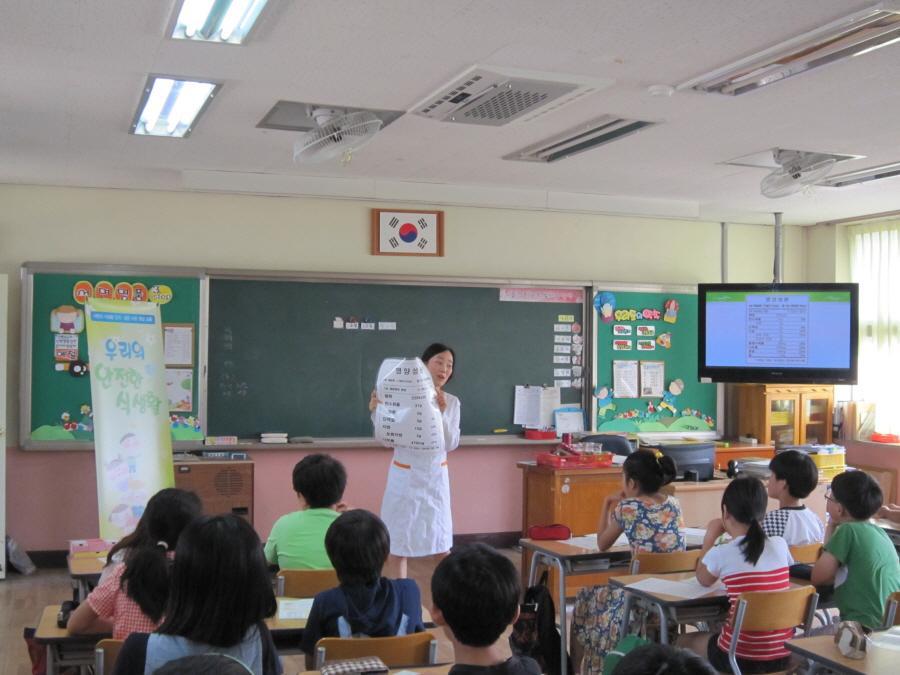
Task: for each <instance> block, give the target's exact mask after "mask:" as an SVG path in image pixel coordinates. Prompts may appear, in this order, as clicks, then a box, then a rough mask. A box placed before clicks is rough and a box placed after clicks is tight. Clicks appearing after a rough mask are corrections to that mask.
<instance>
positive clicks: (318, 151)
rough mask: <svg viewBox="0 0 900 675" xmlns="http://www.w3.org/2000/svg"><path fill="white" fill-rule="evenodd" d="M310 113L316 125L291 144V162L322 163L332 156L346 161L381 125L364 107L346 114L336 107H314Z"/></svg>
mask: <svg viewBox="0 0 900 675" xmlns="http://www.w3.org/2000/svg"><path fill="white" fill-rule="evenodd" d="M311 116H312V118H313V119H314V120H315V121H316V125H317V127H316V128H315V129H313V130H312V131H309V132H307V133H306V134H304V135H303V136H302V137H301V138H300V140H298V141H297V142H296V143H294V161H295V162H297V163H299V164H312V163H316V162H325V161H328V160H330V159H334V158H336V157H341V158H342V159H343V161H345V162H346V161H349V159H350V156H351V154H352V153H353V151H355V150H358V149H359V148H361V147H362V146H363V145H365V144H366V143H368V142H369V141H370V140H372V137H373V136H375V134H376V133H378V131H379V130H380V129H381V127H382V126H383V124H384V122H383V121H382V120H381V119H380V118H379V117H378V116H377V115H375V114H374V113H371V112H369V111H367V110H359V111H354V112H349V113H348V112H346V111H345V110H341V109H339V108H316V109H315V110H313V111H312V112H311Z"/></svg>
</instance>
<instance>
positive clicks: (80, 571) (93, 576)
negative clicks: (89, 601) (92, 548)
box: [66, 551, 107, 602]
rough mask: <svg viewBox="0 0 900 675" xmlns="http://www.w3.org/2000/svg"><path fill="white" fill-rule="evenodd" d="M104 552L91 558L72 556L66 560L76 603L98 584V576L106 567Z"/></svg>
mask: <svg viewBox="0 0 900 675" xmlns="http://www.w3.org/2000/svg"><path fill="white" fill-rule="evenodd" d="M106 553H107V552H106V551H104V552H103V553H98V554H97V555H91V556H84V555H79V556H73V555H69V556H68V557H67V558H66V563H67V564H68V567H69V576H70V577H72V582H73V584H74V586H75V599H76V600H78V602H81V601H82V600H84V599H85V598H86V597H87V596H88V593H90V592H91V589H92V588H94V586H96V585H97V584H98V583H99V582H100V575H101V574H102V573H103V568H104V566H105V565H106Z"/></svg>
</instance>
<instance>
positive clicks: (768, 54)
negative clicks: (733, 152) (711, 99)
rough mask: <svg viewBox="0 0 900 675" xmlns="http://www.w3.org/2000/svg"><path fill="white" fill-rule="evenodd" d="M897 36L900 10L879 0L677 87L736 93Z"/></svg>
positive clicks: (899, 36) (862, 51) (873, 47)
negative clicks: (868, 6)
mask: <svg viewBox="0 0 900 675" xmlns="http://www.w3.org/2000/svg"><path fill="white" fill-rule="evenodd" d="M898 41H900V9H896V5H895V4H891V3H879V4H878V5H875V6H874V7H870V8H869V9H865V10H862V11H860V12H855V13H854V14H850V15H849V16H846V17H844V18H842V19H838V20H837V21H832V22H831V23H829V24H826V25H825V26H822V27H821V28H816V29H815V30H811V31H809V32H807V33H803V34H802V35H798V36H797V37H795V38H791V39H790V40H786V41H785V42H782V43H780V44H777V45H775V46H774V47H770V48H769V49H766V50H764V51H761V52H758V53H756V54H753V55H751V56H748V57H746V58H744V59H741V60H739V61H735V62H734V63H731V64H729V65H727V66H723V67H722V68H718V69H716V70H713V71H711V72H709V73H706V74H704V75H700V76H699V77H695V78H693V79H691V80H688V81H687V82H683V83H682V84H679V85H678V86H677V87H676V89H696V90H698V91H703V92H710V93H719V94H729V95H731V96H737V95H739V94H746V93H747V92H750V91H753V90H754V89H759V88H760V87H764V86H766V85H767V84H773V83H775V82H779V81H781V80H785V79H787V78H789V77H793V76H794V75H799V74H800V73H804V72H806V71H808V70H813V69H815V68H818V67H820V66H824V65H827V64H829V63H833V62H835V61H839V60H841V59H846V58H850V57H853V56H861V55H863V54H867V53H869V52H871V51H874V50H876V49H881V48H882V47H887V46H888V45H891V44H895V43H896V42H898Z"/></svg>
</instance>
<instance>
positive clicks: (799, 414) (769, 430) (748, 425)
mask: <svg viewBox="0 0 900 675" xmlns="http://www.w3.org/2000/svg"><path fill="white" fill-rule="evenodd" d="M734 393H735V410H736V414H737V432H738V433H739V434H740V435H742V436H753V437H754V438H756V439H757V440H758V441H759V442H760V443H762V444H766V445H774V446H775V447H782V446H785V445H801V444H804V443H831V434H832V427H831V425H832V415H833V411H834V387H833V386H831V385H817V384H810V385H794V384H778V385H775V384H739V385H736V386H735V388H734Z"/></svg>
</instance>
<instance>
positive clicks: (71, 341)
mask: <svg viewBox="0 0 900 675" xmlns="http://www.w3.org/2000/svg"><path fill="white" fill-rule="evenodd" d="M66 267H69V268H71V266H66ZM24 271H25V278H24V283H25V287H26V291H27V292H29V293H30V302H27V303H26V307H25V310H26V312H30V316H29V315H28V314H26V317H27V321H28V322H29V327H30V333H31V339H30V344H27V345H25V348H26V349H29V350H30V353H29V355H28V359H27V366H28V367H27V368H25V369H23V374H22V376H23V378H24V383H25V385H26V386H25V387H24V388H23V394H24V395H25V397H26V401H27V404H28V405H27V406H25V407H24V409H23V419H22V440H23V444H24V445H25V447H29V448H37V449H40V448H42V447H46V448H53V447H67V446H68V447H73V446H79V445H84V446H86V447H91V445H92V443H93V439H94V434H93V421H92V417H91V415H92V405H91V383H90V371H89V369H88V371H87V374H86V375H84V376H82V377H75V376H73V375H72V370H73V368H72V365H73V364H72V363H71V362H69V361H68V360H63V359H71V358H73V357H74V358H77V360H79V361H83V362H86V363H87V362H88V361H89V359H88V348H87V334H86V332H85V331H84V320H83V316H82V318H80V319H78V318H77V312H79V311H81V312H83V309H84V306H83V304H82V303H80V302H78V299H81V296H78V298H76V295H77V293H76V287H77V288H78V289H81V288H90V289H91V292H92V293H94V292H95V291H96V289H97V288H98V287H100V288H106V289H111V290H112V293H113V294H115V293H116V287H117V286H118V285H120V284H121V286H119V289H120V290H121V291H122V292H123V293H127V292H128V289H129V288H130V289H131V292H132V293H133V292H134V288H135V285H138V286H137V287H138V288H140V289H142V290H140V291H139V293H147V294H148V295H154V292H153V291H154V287H157V288H158V289H161V291H162V292H163V294H167V293H168V291H167V290H166V288H165V287H168V289H169V290H170V291H171V300H170V301H169V302H167V303H165V304H161V305H160V315H161V317H162V321H163V324H166V323H177V324H189V325H191V326H192V327H193V339H194V345H193V363H192V364H182V365H183V366H188V365H189V367H190V370H191V377H190V378H185V377H182V378H180V381H181V382H182V383H183V384H184V385H185V386H190V395H189V396H187V395H185V396H183V398H182V400H183V401H184V403H183V405H182V408H183V409H182V410H177V411H174V412H173V417H174V419H173V424H172V437H173V439H174V440H185V441H187V440H194V441H196V440H202V438H203V433H202V431H201V429H200V427H201V426H202V425H201V420H200V415H199V404H200V396H199V384H200V383H199V381H198V370H199V366H198V364H199V359H198V354H200V350H199V349H198V347H199V344H200V343H199V340H200V336H199V330H198V329H199V326H200V295H201V294H200V283H201V278H200V276H194V277H174V276H168V275H163V274H160V275H154V274H152V273H148V270H147V269H142V271H141V272H140V273H135V274H127V275H126V274H121V273H120V274H98V273H97V269H96V267H95V268H92V267H91V266H89V265H85V266H84V272H78V271H75V272H71V271H69V270H67V271H66V272H65V273H52V272H41V271H33V270H32V269H29V268H28V267H27V266H26V267H25V268H24ZM113 297H114V295H113ZM60 310H62V313H60ZM73 310H75V312H74V313H73ZM60 317H62V321H63V322H64V325H63V328H65V327H66V326H68V323H69V319H71V318H73V317H75V324H76V325H75V326H74V328H73V330H74V331H78V332H72V333H68V334H65V331H63V334H62V335H61V333H60V321H61V319H60ZM55 331H56V332H55ZM58 336H61V337H58ZM64 353H65V354H67V356H63V354H64ZM88 366H89V364H88ZM173 372H175V371H173ZM182 372H183V371H182ZM188 380H189V381H188ZM185 393H186V392H185ZM188 400H190V405H191V409H190V410H188V409H187V406H188V405H189V404H188V403H187V401H188Z"/></svg>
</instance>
